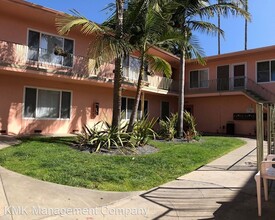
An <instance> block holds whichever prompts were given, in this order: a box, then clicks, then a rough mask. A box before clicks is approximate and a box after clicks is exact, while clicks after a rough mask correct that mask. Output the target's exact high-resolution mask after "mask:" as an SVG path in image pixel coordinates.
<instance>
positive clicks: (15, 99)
mask: <svg viewBox="0 0 275 220" xmlns="http://www.w3.org/2000/svg"><path fill="white" fill-rule="evenodd" d="M57 15H62V13H61V12H57V11H55V10H52V9H48V8H44V7H42V6H38V5H35V4H31V3H29V2H25V1H23V0H1V2H0V27H1V31H0V94H1V98H0V133H2V134H4V133H8V134H26V133H55V134H58V133H59V134H64V133H71V132H77V131H81V128H82V126H83V125H84V124H88V125H92V124H94V123H96V122H98V121H100V120H107V121H111V115H112V97H113V70H114V64H112V63H110V64H108V65H104V66H102V67H101V68H100V70H99V71H97V72H95V71H94V69H93V68H91V65H89V64H90V63H92V62H93V61H92V60H90V59H88V58H87V57H86V52H87V47H88V45H89V44H90V41H91V39H90V38H89V37H87V36H85V35H82V34H81V33H79V32H78V31H71V32H70V34H69V35H66V36H59V35H58V33H57V31H56V28H55V19H56V17H57ZM55 48H61V49H62V50H63V51H65V53H64V54H60V53H57V52H56V50H55ZM150 53H152V54H154V55H158V56H160V57H162V58H164V59H165V60H167V61H168V62H169V63H170V64H171V66H172V68H173V75H172V78H171V79H167V78H165V77H163V75H162V74H161V73H154V75H152V74H151V75H147V77H146V81H147V82H146V83H145V86H144V88H143V93H144V100H145V101H144V111H145V112H149V113H150V117H161V116H164V115H168V114H169V112H170V111H172V112H175V111H176V108H177V88H176V84H175V81H177V78H178V63H179V59H178V58H177V57H176V56H173V55H172V54H169V53H167V52H165V51H163V50H160V49H158V48H152V49H151V51H150ZM124 63H125V65H124V76H125V80H124V83H123V94H122V95H123V98H122V110H124V111H125V113H126V116H125V117H126V118H129V117H130V114H131V110H132V108H133V101H134V95H135V90H136V86H135V82H136V80H137V75H138V64H139V59H138V58H137V57H135V56H134V55H132V56H130V57H129V58H128V59H127V60H126V61H125V62H124Z"/></svg>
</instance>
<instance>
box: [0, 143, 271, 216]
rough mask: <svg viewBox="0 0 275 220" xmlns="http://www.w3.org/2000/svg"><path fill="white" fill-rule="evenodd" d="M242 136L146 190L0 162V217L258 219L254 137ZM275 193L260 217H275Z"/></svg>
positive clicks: (265, 204)
mask: <svg viewBox="0 0 275 220" xmlns="http://www.w3.org/2000/svg"><path fill="white" fill-rule="evenodd" d="M11 141H14V140H11ZM245 141H247V144H246V145H244V146H242V147H241V148H239V149H236V150H235V151H232V152H231V153H229V154H227V155H225V156H223V157H221V158H219V159H217V160H215V161H213V162H211V163H209V164H207V165H205V166H203V167H201V168H199V169H198V170H196V171H194V172H191V173H189V174H187V175H184V176H182V177H179V178H178V179H176V180H174V181H171V182H169V183H166V184H164V185H161V186H159V187H156V188H154V189H152V190H150V191H147V192H130V193H119V192H118V193H115V192H100V191H94V190H88V189H80V188H75V187H68V186H62V185H58V184H53V183H48V182H43V181H40V180H35V179H33V178H30V177H26V176H23V175H20V174H17V173H14V172H11V171H8V170H6V169H4V168H1V167H0V177H1V179H0V180H1V181H0V220H25V219H26V220H27V219H28V220H36V219H37V220H38V219H55V220H56V219H66V220H67V219H68V220H92V219H112V220H115V219H236V220H238V219H249V220H251V219H258V216H257V201H256V187H255V181H254V174H255V172H256V151H255V147H256V141H255V140H252V139H245ZM0 143H1V139H0ZM11 143H12V142H11ZM5 144H6V145H7V144H8V143H7V142H6V143H5ZM0 146H1V144H0ZM274 195H275V193H274V192H273V191H272V192H271V195H270V201H269V202H263V217H262V218H261V219H275V211H274V210H275V209H274V207H275V196H274ZM4 214H5V215H4Z"/></svg>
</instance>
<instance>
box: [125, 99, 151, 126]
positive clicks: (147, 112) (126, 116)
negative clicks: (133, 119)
mask: <svg viewBox="0 0 275 220" xmlns="http://www.w3.org/2000/svg"><path fill="white" fill-rule="evenodd" d="M122 98H126V111H125V119H123V120H126V121H129V120H130V119H127V109H128V102H127V100H128V99H133V100H134V101H135V97H132V96H122V97H121V103H122ZM139 101H140V102H141V99H140V100H139ZM145 101H147V113H149V100H148V99H144V103H145ZM144 110H145V109H144ZM121 111H122V109H121Z"/></svg>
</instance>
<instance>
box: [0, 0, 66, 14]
mask: <svg viewBox="0 0 275 220" xmlns="http://www.w3.org/2000/svg"><path fill="white" fill-rule="evenodd" d="M2 1H3V0H2ZM4 1H8V2H13V3H16V4H21V5H25V6H28V7H31V8H35V9H40V10H43V11H47V12H49V13H52V14H55V15H57V14H58V15H65V14H66V13H65V12H61V11H57V10H55V9H51V8H47V7H44V6H42V5H38V4H34V3H31V2H28V1H26V0H4Z"/></svg>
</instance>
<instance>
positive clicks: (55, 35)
mask: <svg viewBox="0 0 275 220" xmlns="http://www.w3.org/2000/svg"><path fill="white" fill-rule="evenodd" d="M29 31H35V32H38V33H39V48H38V49H39V53H40V52H41V51H40V49H41V47H40V46H41V35H42V34H46V35H50V36H53V37H59V38H62V42H63V49H64V42H65V39H68V40H72V41H73V53H72V55H74V54H75V39H74V38H70V37H64V36H61V35H57V34H52V33H49V32H44V31H40V30H37V29H34V28H27V42H26V45H27V46H29ZM72 59H73V60H72V66H65V65H63V64H64V57H62V64H57V63H54V65H56V66H62V67H66V68H73V65H74V59H75V57H74V56H72ZM38 61H39V56H38ZM45 63H48V62H45ZM49 64H52V63H49Z"/></svg>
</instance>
